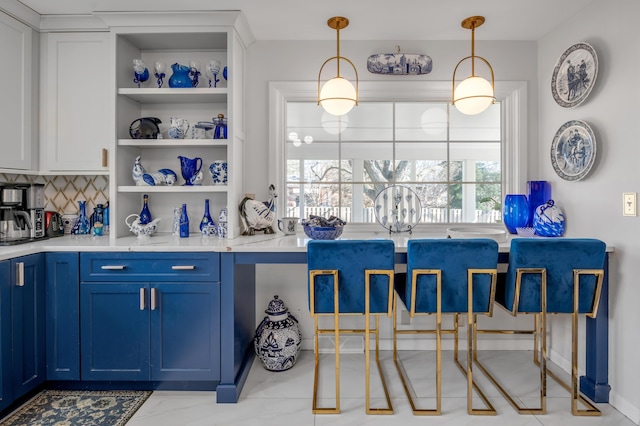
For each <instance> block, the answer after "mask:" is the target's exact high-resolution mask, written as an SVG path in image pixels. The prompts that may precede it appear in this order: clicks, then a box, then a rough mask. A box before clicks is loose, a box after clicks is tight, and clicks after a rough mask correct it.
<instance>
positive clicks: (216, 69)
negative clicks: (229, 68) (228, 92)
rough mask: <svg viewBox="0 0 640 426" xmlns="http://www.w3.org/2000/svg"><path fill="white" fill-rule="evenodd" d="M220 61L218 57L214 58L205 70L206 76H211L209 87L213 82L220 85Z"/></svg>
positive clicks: (215, 85)
mask: <svg viewBox="0 0 640 426" xmlns="http://www.w3.org/2000/svg"><path fill="white" fill-rule="evenodd" d="M220 65H221V64H220V61H218V60H216V59H212V60H210V61H209V64H207V67H206V68H205V70H204V72H205V74H206V76H207V77H208V78H209V87H211V83H213V87H218V83H219V82H220V79H219V78H218V74H220Z"/></svg>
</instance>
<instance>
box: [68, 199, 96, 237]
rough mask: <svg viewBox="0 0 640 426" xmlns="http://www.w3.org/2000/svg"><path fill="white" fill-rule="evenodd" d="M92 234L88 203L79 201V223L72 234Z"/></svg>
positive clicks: (72, 230)
mask: <svg viewBox="0 0 640 426" xmlns="http://www.w3.org/2000/svg"><path fill="white" fill-rule="evenodd" d="M89 232H91V224H90V223H89V218H88V217H87V202H86V201H78V221H77V222H76V224H75V225H74V226H73V228H72V229H71V233H72V234H74V235H87V234H88V233H89Z"/></svg>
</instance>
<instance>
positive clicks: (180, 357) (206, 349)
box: [151, 283, 220, 381]
mask: <svg viewBox="0 0 640 426" xmlns="http://www.w3.org/2000/svg"><path fill="white" fill-rule="evenodd" d="M151 292H152V293H151V333H152V334H151V379H152V380H211V381H214V380H220V285H219V283H198V284H191V283H189V284H186V283H160V284H152V285H151Z"/></svg>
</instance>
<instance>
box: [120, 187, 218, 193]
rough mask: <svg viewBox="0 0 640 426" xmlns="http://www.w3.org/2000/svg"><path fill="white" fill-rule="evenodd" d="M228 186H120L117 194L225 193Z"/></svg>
mask: <svg viewBox="0 0 640 426" xmlns="http://www.w3.org/2000/svg"><path fill="white" fill-rule="evenodd" d="M227 189H228V185H191V186H183V185H174V186H135V185H120V186H118V192H129V193H140V194H142V193H185V192H191V193H211V192H227Z"/></svg>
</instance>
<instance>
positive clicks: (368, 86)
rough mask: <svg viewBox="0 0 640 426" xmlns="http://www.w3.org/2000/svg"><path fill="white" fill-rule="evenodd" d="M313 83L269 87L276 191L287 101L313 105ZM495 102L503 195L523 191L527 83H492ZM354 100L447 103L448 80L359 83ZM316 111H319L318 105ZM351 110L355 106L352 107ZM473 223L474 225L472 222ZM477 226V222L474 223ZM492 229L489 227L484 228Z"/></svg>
mask: <svg viewBox="0 0 640 426" xmlns="http://www.w3.org/2000/svg"><path fill="white" fill-rule="evenodd" d="M317 90H318V82H317V81H277V82H275V81H274V82H270V83H269V182H273V183H274V184H275V185H276V189H277V190H282V189H283V188H284V186H285V182H286V168H285V167H284V163H283V160H284V155H285V152H284V149H285V144H284V143H282V141H284V140H285V132H286V105H287V102H315V101H316V100H317V95H318V93H317ZM495 96H496V99H497V100H499V101H500V102H502V105H503V108H502V117H501V118H502V120H501V121H502V123H503V124H502V125H503V129H502V131H503V132H504V133H503V138H502V139H503V140H505V141H507V143H506V145H505V149H504V150H503V151H502V159H501V160H502V170H503V173H504V186H503V191H504V193H503V194H502V197H503V199H504V196H505V195H506V194H521V193H524V192H523V191H524V188H525V183H526V179H527V143H528V141H527V114H528V112H527V82H526V81H496V83H495ZM358 98H359V101H367V102H373V101H398V102H403V101H414V102H415V101H423V102H429V101H445V102H446V101H450V100H451V82H450V81H426V82H417V81H404V82H401V81H393V82H384V81H364V82H363V81H361V82H359V94H358ZM318 108H321V107H320V106H319V107H318ZM356 108H357V107H356ZM284 203H285V200H284V197H278V198H277V209H278V211H285V210H284V209H285V206H284ZM355 225H357V226H358V228H359V229H362V230H367V227H369V228H372V229H373V228H374V227H375V229H376V230H379V225H372V224H355ZM474 225H475V224H474ZM418 226H419V227H425V226H426V227H431V228H438V227H440V228H442V227H447V226H450V225H449V224H432V223H429V224H422V223H421V224H419V225H418ZM477 226H481V224H477ZM489 226H494V227H495V224H489Z"/></svg>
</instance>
